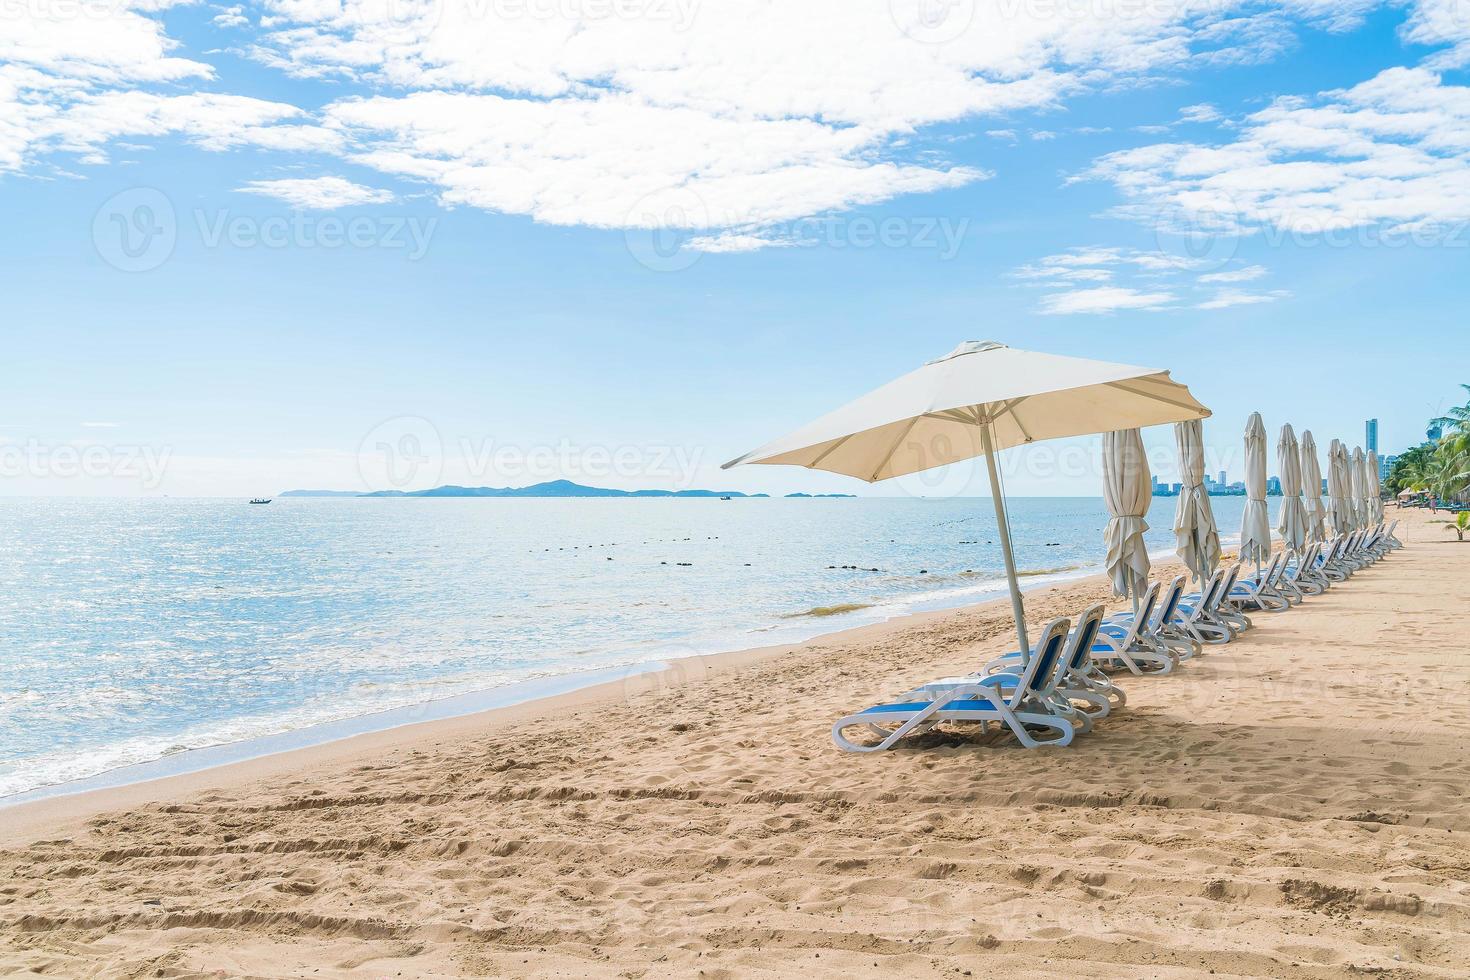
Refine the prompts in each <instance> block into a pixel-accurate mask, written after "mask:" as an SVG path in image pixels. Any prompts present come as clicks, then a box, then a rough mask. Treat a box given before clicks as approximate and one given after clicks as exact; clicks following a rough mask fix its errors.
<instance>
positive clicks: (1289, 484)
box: [1276, 423, 1307, 551]
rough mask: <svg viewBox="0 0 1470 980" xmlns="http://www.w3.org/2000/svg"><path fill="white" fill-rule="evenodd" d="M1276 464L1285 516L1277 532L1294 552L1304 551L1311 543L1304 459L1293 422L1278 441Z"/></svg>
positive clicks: (1283, 514)
mask: <svg viewBox="0 0 1470 980" xmlns="http://www.w3.org/2000/svg"><path fill="white" fill-rule="evenodd" d="M1276 465H1277V466H1278V467H1279V468H1280V470H1281V516H1280V518H1279V519H1278V521H1277V523H1276V530H1277V531H1279V532H1280V533H1281V540H1282V541H1283V542H1284V543H1285V544H1286V547H1288V548H1290V549H1291V550H1292V551H1301V550H1302V546H1303V545H1304V544H1306V542H1307V509H1306V506H1305V505H1304V504H1303V503H1302V457H1301V451H1300V450H1299V449H1298V448H1297V444H1296V433H1295V432H1293V431H1292V429H1291V425H1290V423H1288V424H1286V425H1283V426H1282V427H1281V436H1280V438H1279V439H1278V440H1277V442H1276Z"/></svg>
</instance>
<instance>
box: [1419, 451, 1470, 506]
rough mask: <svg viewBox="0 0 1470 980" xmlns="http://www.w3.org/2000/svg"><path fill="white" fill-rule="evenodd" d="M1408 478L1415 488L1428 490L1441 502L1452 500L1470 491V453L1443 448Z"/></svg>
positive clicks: (1424, 461) (1421, 464)
mask: <svg viewBox="0 0 1470 980" xmlns="http://www.w3.org/2000/svg"><path fill="white" fill-rule="evenodd" d="M1407 476H1408V478H1409V482H1410V483H1411V485H1412V486H1414V487H1415V488H1417V489H1424V490H1428V491H1429V492H1431V493H1433V494H1434V495H1435V496H1436V497H1438V498H1439V499H1440V500H1451V499H1453V498H1455V497H1458V496H1460V494H1462V493H1464V492H1465V491H1466V490H1467V489H1470V453H1463V452H1454V451H1453V448H1452V447H1450V446H1442V447H1441V448H1440V450H1439V452H1436V453H1435V454H1434V455H1433V456H1430V457H1429V458H1428V459H1425V460H1423V461H1422V462H1420V463H1419V464H1418V465H1417V466H1415V467H1414V468H1413V470H1412V472H1410V473H1409V474H1407Z"/></svg>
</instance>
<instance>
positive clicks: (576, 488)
mask: <svg viewBox="0 0 1470 980" xmlns="http://www.w3.org/2000/svg"><path fill="white" fill-rule="evenodd" d="M277 496H280V497H732V498H733V497H745V498H747V499H751V500H754V499H757V498H761V497H769V496H770V494H768V493H741V492H739V491H738V490H612V489H609V488H607V487H588V486H583V485H582V484H580V483H573V482H572V481H571V480H550V481H548V482H546V483H534V484H532V485H531V486H529V487H456V486H444V487H434V488H433V489H432V490H374V491H372V492H370V493H359V492H357V491H356V490H285V491H282V492H281V493H279V494H277ZM786 496H787V497H805V498H808V499H814V498H818V497H852V496H854V494H850V493H788V494H787V495H786Z"/></svg>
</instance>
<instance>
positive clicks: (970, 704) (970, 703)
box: [863, 698, 995, 715]
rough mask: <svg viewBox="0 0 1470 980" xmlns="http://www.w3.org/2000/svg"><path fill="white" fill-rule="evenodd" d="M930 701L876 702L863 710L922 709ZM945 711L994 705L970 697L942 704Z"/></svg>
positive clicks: (988, 707)
mask: <svg viewBox="0 0 1470 980" xmlns="http://www.w3.org/2000/svg"><path fill="white" fill-rule="evenodd" d="M933 703H934V702H932V701H910V702H908V703H906V704H877V705H874V706H873V707H871V708H869V709H867V710H866V711H864V712H863V714H865V715H871V714H874V713H876V712H880V711H883V712H887V711H909V712H913V711H923V710H924V709H925V708H927V707H929V705H931V704H933ZM944 710H945V711H994V710H995V705H993V704H991V703H990V702H989V701H987V700H985V699H984V698H972V699H969V700H966V701H951V702H949V703H948V704H946V705H945V706H944Z"/></svg>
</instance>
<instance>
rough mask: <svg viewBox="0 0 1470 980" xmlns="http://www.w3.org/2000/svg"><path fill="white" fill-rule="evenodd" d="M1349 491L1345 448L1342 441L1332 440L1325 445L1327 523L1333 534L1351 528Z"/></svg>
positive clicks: (1351, 516)
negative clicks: (1328, 444)
mask: <svg viewBox="0 0 1470 980" xmlns="http://www.w3.org/2000/svg"><path fill="white" fill-rule="evenodd" d="M1350 492H1351V489H1350V484H1349V481H1348V475H1347V450H1346V449H1344V448H1343V445H1342V441H1341V440H1339V439H1334V440H1332V444H1331V445H1330V446H1328V447H1327V523H1328V525H1329V526H1331V528H1332V533H1333V534H1346V533H1347V532H1348V531H1349V530H1350V529H1351V528H1352V520H1353V514H1352V506H1351V505H1350V504H1349V503H1348V494H1349V493H1350Z"/></svg>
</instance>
